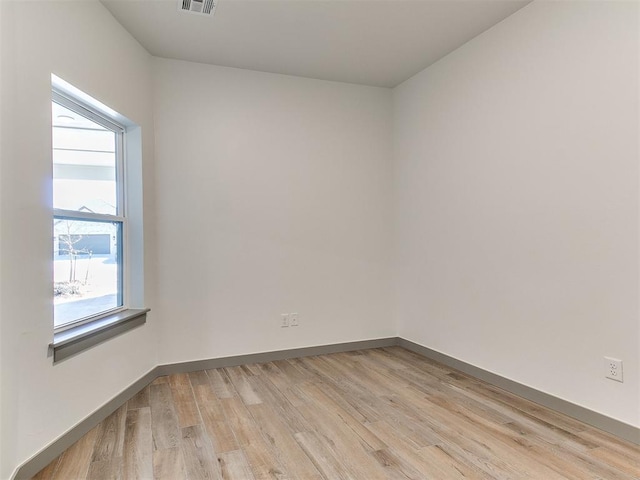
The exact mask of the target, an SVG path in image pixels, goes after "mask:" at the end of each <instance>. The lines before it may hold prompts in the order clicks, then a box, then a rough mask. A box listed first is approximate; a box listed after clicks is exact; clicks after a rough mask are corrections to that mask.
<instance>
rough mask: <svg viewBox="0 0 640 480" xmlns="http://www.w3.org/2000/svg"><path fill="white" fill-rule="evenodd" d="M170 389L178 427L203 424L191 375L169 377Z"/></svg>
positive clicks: (182, 374) (181, 374)
mask: <svg viewBox="0 0 640 480" xmlns="http://www.w3.org/2000/svg"><path fill="white" fill-rule="evenodd" d="M169 387H170V388H171V396H172V398H173V405H174V407H175V410H176V414H177V415H178V426H179V427H180V428H184V427H190V426H192V425H198V424H199V423H201V422H202V420H201V419H200V412H198V406H197V405H196V400H195V398H194V396H193V390H192V389H191V382H190V381H189V375H188V374H186V373H178V374H176V375H171V376H170V377H169Z"/></svg>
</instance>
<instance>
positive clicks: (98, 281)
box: [53, 218, 122, 327]
mask: <svg viewBox="0 0 640 480" xmlns="http://www.w3.org/2000/svg"><path fill="white" fill-rule="evenodd" d="M121 245H122V224H121V223H119V222H115V223H114V222H96V221H85V220H69V219H64V218H54V220H53V265H54V279H53V282H54V283H53V290H54V297H53V304H54V322H53V323H54V327H60V326H62V325H65V324H68V323H70V322H74V321H76V320H80V319H82V318H85V317H89V316H92V315H96V314H99V313H102V312H105V311H107V310H111V309H113V308H116V307H120V306H122V287H121V285H122V281H121V278H122V255H121V253H120V252H121Z"/></svg>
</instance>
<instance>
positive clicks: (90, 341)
mask: <svg viewBox="0 0 640 480" xmlns="http://www.w3.org/2000/svg"><path fill="white" fill-rule="evenodd" d="M147 312H149V309H148V308H141V309H128V310H122V311H119V312H116V313H113V314H111V315H106V316H104V317H101V318H99V319H97V320H95V321H93V322H89V323H85V324H83V325H79V326H77V327H74V328H70V329H68V330H65V331H63V332H59V333H55V334H54V335H53V343H51V344H49V352H50V354H53V363H57V362H60V361H62V360H64V359H66V358H69V357H71V356H72V355H75V354H77V353H80V352H82V351H83V350H86V349H88V348H91V347H93V346H94V345H97V344H99V343H102V342H104V341H106V340H108V339H110V338H113V337H115V336H116V335H120V334H121V333H124V332H126V331H127V330H131V329H132V328H135V327H137V326H139V325H142V324H144V323H145V322H146V321H147Z"/></svg>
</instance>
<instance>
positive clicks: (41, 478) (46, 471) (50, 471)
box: [32, 455, 62, 480]
mask: <svg viewBox="0 0 640 480" xmlns="http://www.w3.org/2000/svg"><path fill="white" fill-rule="evenodd" d="M61 456H62V455H59V456H57V457H56V458H55V459H54V460H53V461H52V462H51V463H49V465H47V466H46V467H44V468H43V469H42V470H40V471H39V472H38V473H37V474H36V475H35V476H34V477H33V478H32V480H52V479H53V477H54V475H55V472H56V468H58V464H59V463H60V458H61Z"/></svg>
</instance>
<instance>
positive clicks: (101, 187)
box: [51, 102, 118, 215]
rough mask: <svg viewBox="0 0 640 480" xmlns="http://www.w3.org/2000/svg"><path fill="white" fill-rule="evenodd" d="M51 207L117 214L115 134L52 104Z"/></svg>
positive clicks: (60, 106)
mask: <svg viewBox="0 0 640 480" xmlns="http://www.w3.org/2000/svg"><path fill="white" fill-rule="evenodd" d="M51 109H52V110H51V111H52V124H53V132H52V133H53V208H60V209H64V210H75V211H84V212H95V213H107V214H111V215H115V214H117V198H118V195H117V187H116V153H115V152H116V134H115V133H114V132H113V131H111V130H108V129H106V128H104V127H103V126H101V125H98V124H97V123H95V122H93V121H91V120H89V119H88V118H85V117H83V116H82V115H80V114H78V113H76V112H73V111H71V110H69V109H68V108H66V107H63V106H62V105H59V104H57V103H55V102H52V103H51Z"/></svg>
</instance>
